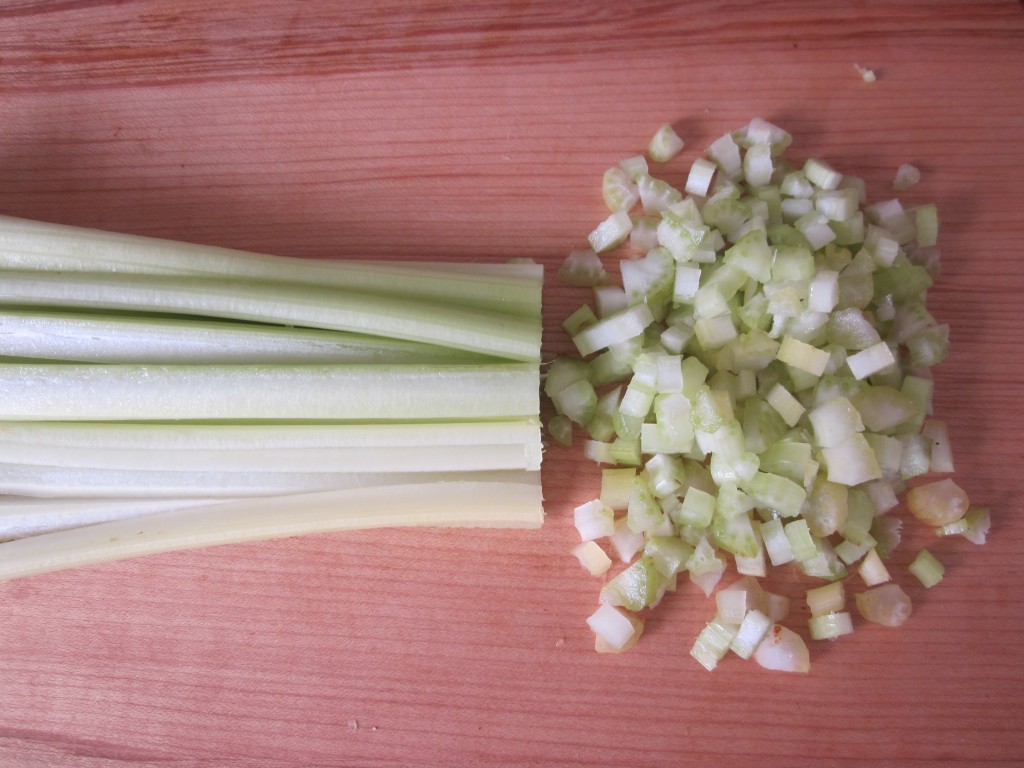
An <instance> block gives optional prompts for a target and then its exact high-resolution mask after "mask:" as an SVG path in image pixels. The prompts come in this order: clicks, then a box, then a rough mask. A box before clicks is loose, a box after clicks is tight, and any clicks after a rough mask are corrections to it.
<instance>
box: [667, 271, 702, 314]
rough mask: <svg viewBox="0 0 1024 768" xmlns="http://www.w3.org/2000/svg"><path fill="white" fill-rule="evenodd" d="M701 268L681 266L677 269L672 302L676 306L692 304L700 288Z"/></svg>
mask: <svg viewBox="0 0 1024 768" xmlns="http://www.w3.org/2000/svg"><path fill="white" fill-rule="evenodd" d="M700 279H701V268H700V266H699V265H696V264H692V265H691V264H680V265H678V266H677V267H676V272H675V278H674V282H673V286H672V301H673V302H674V303H675V304H692V303H694V301H696V299H697V292H698V290H699V288H700Z"/></svg>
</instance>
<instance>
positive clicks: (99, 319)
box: [0, 308, 496, 365]
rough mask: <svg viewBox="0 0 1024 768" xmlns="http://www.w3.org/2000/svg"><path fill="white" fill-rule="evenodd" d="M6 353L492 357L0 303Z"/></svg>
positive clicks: (316, 332)
mask: <svg viewBox="0 0 1024 768" xmlns="http://www.w3.org/2000/svg"><path fill="white" fill-rule="evenodd" d="M0 338H3V351H4V356H5V357H7V358H15V357H16V358H22V359H23V360H24V361H26V362H27V361H28V360H29V359H40V360H63V361H69V362H78V363H105V364H117V363H149V364H163V365H175V364H180V363H188V364H211V363H232V362H234V363H248V364H253V363H258V364H270V365H279V364H297V365H298V364H311V363H319V364H342V363H357V364H365V363H378V364H379V363H394V364H398V363H426V364H431V363H459V362H463V363H470V362H474V361H480V362H484V361H488V360H489V361H491V362H496V358H488V357H486V356H482V355H476V354H475V353H472V352H464V351H461V350H456V349H451V348H447V347H440V346H436V345H432V344H422V343H419V342H413V341H404V340H400V339H389V338H383V337H377V336H368V335H364V334H356V333H347V332H344V331H331V330H320V329H314V328H287V327H283V326H271V325H253V324H249V323H240V322H232V321H229V320H211V319H200V318H186V317H157V316H150V315H140V314H127V313H126V314H110V313H102V312H89V311H80V312H72V311H65V310H53V309H45V308H4V309H0Z"/></svg>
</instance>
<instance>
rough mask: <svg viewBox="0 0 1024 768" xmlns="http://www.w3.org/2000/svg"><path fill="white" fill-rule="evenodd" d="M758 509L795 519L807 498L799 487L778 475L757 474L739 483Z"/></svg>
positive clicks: (805, 493)
mask: <svg viewBox="0 0 1024 768" xmlns="http://www.w3.org/2000/svg"><path fill="white" fill-rule="evenodd" d="M740 488H741V489H742V490H743V491H744V492H745V493H747V494H748V495H749V496H750V497H751V498H752V499H753V500H754V502H755V503H756V504H757V506H758V507H760V508H763V509H768V510H771V511H773V512H777V513H778V514H779V515H780V516H782V517H796V516H797V515H799V514H800V509H801V508H802V507H803V503H804V501H805V500H806V498H807V492H806V491H805V490H804V489H803V487H802V486H801V485H798V484H797V483H794V482H793V481H792V480H789V479H787V478H785V477H782V476H780V475H775V474H771V473H769V472H758V473H756V474H755V475H754V476H753V477H752V478H751V479H750V480H748V481H746V482H744V483H740Z"/></svg>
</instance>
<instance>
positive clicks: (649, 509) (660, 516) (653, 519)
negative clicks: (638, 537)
mask: <svg viewBox="0 0 1024 768" xmlns="http://www.w3.org/2000/svg"><path fill="white" fill-rule="evenodd" d="M664 519H665V513H664V512H662V511H661V506H660V505H659V504H658V502H657V500H655V498H654V494H652V493H651V489H650V487H649V486H648V485H647V483H646V482H645V481H644V479H643V478H641V477H639V476H637V477H635V478H633V487H632V489H631V490H630V494H629V503H628V505H627V511H626V524H627V525H628V526H629V527H630V530H632V531H633V532H634V533H646V532H647V531H650V530H652V529H654V528H657V527H658V526H659V525H661V523H662V522H663V521H664Z"/></svg>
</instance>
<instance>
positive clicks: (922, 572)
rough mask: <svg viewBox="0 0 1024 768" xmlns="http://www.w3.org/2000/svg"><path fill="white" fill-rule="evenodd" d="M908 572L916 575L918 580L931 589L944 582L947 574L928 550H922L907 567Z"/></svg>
mask: <svg viewBox="0 0 1024 768" xmlns="http://www.w3.org/2000/svg"><path fill="white" fill-rule="evenodd" d="M907 570H908V571H910V572H911V573H912V574H914V576H916V577H917V580H918V581H920V582H921V583H922V584H923V585H924V586H925V587H927V588H929V589H931V588H932V587H934V586H935V585H936V584H938V583H939V582H940V581H942V579H943V577H944V576H945V573H946V569H945V568H944V567H943V565H942V563H940V562H939V561H938V560H937V559H936V557H935V555H933V554H932V553H931V552H929V551H928V550H927V549H922V550H921V551H920V552H918V553H917V557H915V558H914V562H912V563H911V564H910V565H908V566H907Z"/></svg>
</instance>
